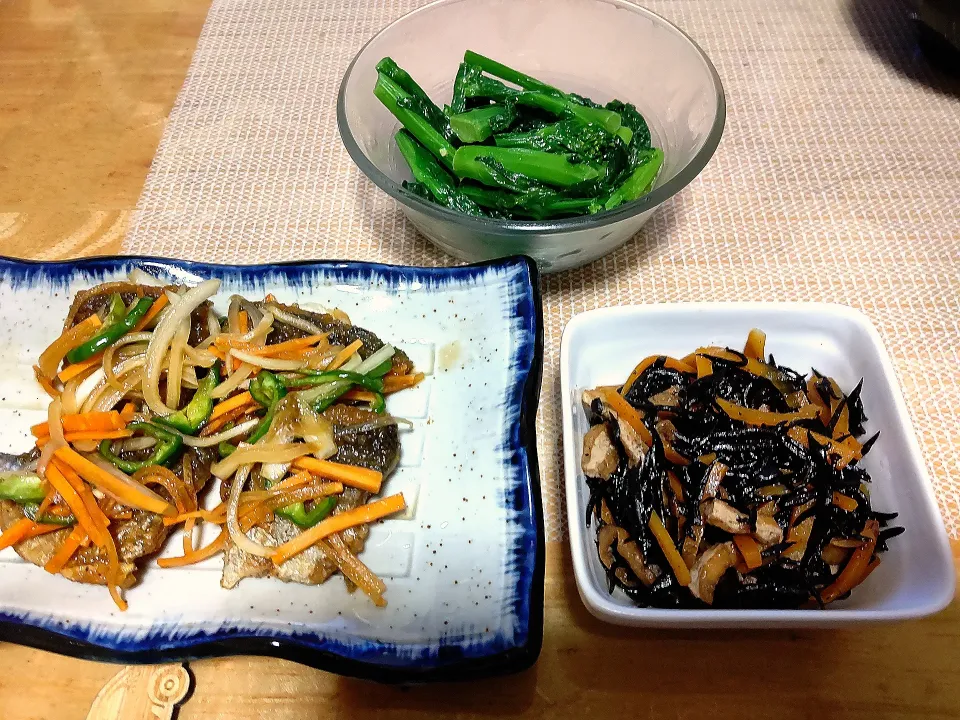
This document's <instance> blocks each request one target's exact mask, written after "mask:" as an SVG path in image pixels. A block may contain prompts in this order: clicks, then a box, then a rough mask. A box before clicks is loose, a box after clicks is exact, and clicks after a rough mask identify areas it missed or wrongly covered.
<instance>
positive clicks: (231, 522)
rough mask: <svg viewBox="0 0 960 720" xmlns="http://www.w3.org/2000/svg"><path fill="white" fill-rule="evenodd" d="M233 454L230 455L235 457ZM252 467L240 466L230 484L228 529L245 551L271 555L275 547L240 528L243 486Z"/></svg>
mask: <svg viewBox="0 0 960 720" xmlns="http://www.w3.org/2000/svg"><path fill="white" fill-rule="evenodd" d="M240 452H243V449H241V450H237V451H235V452H234V453H233V455H236V454H237V453H240ZM233 455H231V456H230V457H233ZM252 467H253V466H252V465H242V466H240V468H239V469H238V470H237V474H236V476H234V478H233V484H232V485H231V486H230V501H229V502H228V503H227V531H228V532H229V533H230V539H231V540H233V544H234V545H236V546H237V547H238V548H240V549H241V550H243V551H244V552H245V553H248V554H250V555H257V556H258V557H270V556H271V555H272V554H273V550H274V548H269V547H267V546H266V545H261V544H260V543H258V542H254V541H253V540H251V539H250V538H248V537H247V534H246V533H245V532H243V530H242V529H241V528H240V519H239V517H238V515H239V510H240V493H242V492H243V486H244V485H245V484H246V482H247V477H248V476H249V475H250V468H252Z"/></svg>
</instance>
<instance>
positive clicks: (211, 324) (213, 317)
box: [207, 312, 220, 342]
mask: <svg viewBox="0 0 960 720" xmlns="http://www.w3.org/2000/svg"><path fill="white" fill-rule="evenodd" d="M219 334H220V321H219V320H218V319H217V314H216V313H214V312H208V313H207V340H209V341H210V342H213V341H214V340H215V339H216V337H217V335H219Z"/></svg>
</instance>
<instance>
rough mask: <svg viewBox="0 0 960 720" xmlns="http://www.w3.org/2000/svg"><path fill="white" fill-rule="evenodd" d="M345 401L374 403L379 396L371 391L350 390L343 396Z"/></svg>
mask: <svg viewBox="0 0 960 720" xmlns="http://www.w3.org/2000/svg"><path fill="white" fill-rule="evenodd" d="M342 397H343V399H344V400H356V401H357V402H368V403H373V402H375V401H376V399H377V396H376V395H374V394H373V393H372V392H370V391H369V390H348V391H347V392H345V393H344V394H343V395H342Z"/></svg>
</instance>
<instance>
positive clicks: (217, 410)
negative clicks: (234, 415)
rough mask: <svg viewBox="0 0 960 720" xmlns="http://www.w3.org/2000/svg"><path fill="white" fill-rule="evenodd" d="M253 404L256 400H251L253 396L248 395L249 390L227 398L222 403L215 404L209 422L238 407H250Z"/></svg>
mask: <svg viewBox="0 0 960 720" xmlns="http://www.w3.org/2000/svg"><path fill="white" fill-rule="evenodd" d="M255 402H256V400H254V399H253V395H251V394H250V391H249V390H247V391H246V392H242V393H239V394H238V395H234V396H233V397H231V398H227V399H226V400H224V401H223V402H220V403H217V405H216V406H215V407H214V408H213V412H212V413H210V420H214V419H216V418H218V417H220V416H221V415H223V414H224V413H228V412H230V411H231V410H236V409H237V408H239V407H243V406H244V405H250V404H252V403H255Z"/></svg>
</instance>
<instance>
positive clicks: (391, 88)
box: [373, 73, 456, 170]
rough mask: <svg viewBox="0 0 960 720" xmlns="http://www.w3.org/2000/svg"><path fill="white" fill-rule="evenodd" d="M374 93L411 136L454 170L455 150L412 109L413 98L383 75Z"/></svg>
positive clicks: (379, 76) (379, 78)
mask: <svg viewBox="0 0 960 720" xmlns="http://www.w3.org/2000/svg"><path fill="white" fill-rule="evenodd" d="M373 92H374V95H376V96H377V98H378V99H379V100H380V102H382V103H383V104H384V106H385V107H386V108H387V110H389V111H390V112H391V113H393V115H394V117H396V118H397V120H399V121H400V123H401V124H402V125H403V127H404V128H406V129H407V130H408V131H409V132H410V134H411V135H413V136H414V137H415V138H416V139H417V140H419V141H420V143H421V144H422V145H423V146H424V147H425V148H426V149H427V150H429V151H430V152H431V153H433V155H434V157H436V158H437V159H438V160H439V161H440V162H442V163H443V164H444V165H445V166H446V167H447V168H449V169H451V170H452V169H453V154H454V152H456V150H455V148H454V147H453V145H451V144H450V143H449V142H448V141H447V139H446V138H445V137H443V135H441V134H440V133H438V132H437V131H436V130H435V129H434V128H433V126H432V125H431V124H430V122H429V121H428V120H427V118H425V117H424V116H423V115H422V114H420V113H418V112H416V111H414V110H413V109H411V104H412V103H411V96H410V95H409V94H408V93H406V92H404V91H403V89H402V88H401V87H400V86H399V85H397V84H396V83H395V82H394V81H393V80H391V79H390V78H389V77H387V76H386V75H384V74H383V73H380V74H379V75H378V76H377V84H376V87H375V88H374V90H373Z"/></svg>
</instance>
